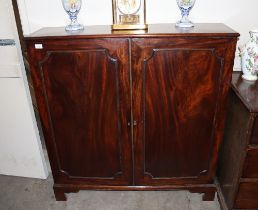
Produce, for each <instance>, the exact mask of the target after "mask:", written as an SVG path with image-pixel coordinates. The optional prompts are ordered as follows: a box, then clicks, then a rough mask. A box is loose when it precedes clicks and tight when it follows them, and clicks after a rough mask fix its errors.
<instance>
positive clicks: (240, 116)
mask: <svg viewBox="0 0 258 210" xmlns="http://www.w3.org/2000/svg"><path fill="white" fill-rule="evenodd" d="M231 87H232V88H231V91H230V97H229V99H230V100H229V107H228V110H229V111H228V115H227V118H226V126H225V136H224V139H223V143H222V146H221V152H220V156H219V167H218V180H219V184H220V188H221V192H222V193H221V194H220V196H219V198H220V201H221V203H222V205H223V204H224V206H225V208H224V209H229V210H231V209H246V210H247V209H248V210H250V209H253V210H254V209H258V82H257V81H256V82H249V81H246V80H243V79H242V77H241V75H240V74H239V73H236V74H235V73H234V74H233V79H232V85H231ZM225 204H226V205H225Z"/></svg>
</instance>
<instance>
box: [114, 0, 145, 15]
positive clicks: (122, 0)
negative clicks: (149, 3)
mask: <svg viewBox="0 0 258 210" xmlns="http://www.w3.org/2000/svg"><path fill="white" fill-rule="evenodd" d="M117 7H118V9H119V11H120V12H121V13H122V14H124V15H133V14H135V13H137V12H138V11H139V9H140V7H141V0H117Z"/></svg>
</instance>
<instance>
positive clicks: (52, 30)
mask: <svg viewBox="0 0 258 210" xmlns="http://www.w3.org/2000/svg"><path fill="white" fill-rule="evenodd" d="M166 36H175V37H176V36H189V37H191V36H203V37H205V36H218V37H237V36H239V34H238V33H237V32H235V31H234V30H232V29H231V28H229V27H227V26H226V25H224V24H221V23H199V24H195V27H193V28H190V29H181V28H177V27H175V24H172V23H171V24H169V23H166V24H151V25H149V26H148V30H123V31H112V29H111V26H110V25H105V26H104V25H103V26H101V25H99V26H86V27H85V28H84V30H83V31H80V32H77V33H68V32H66V31H65V29H64V27H49V28H42V29H40V30H38V31H36V32H34V33H32V34H31V35H29V36H26V37H25V39H26V40H30V39H40V38H44V39H53V38H62V39H64V38H73V39H74V38H85V37H93V38H95V37H96V38H98V37H166Z"/></svg>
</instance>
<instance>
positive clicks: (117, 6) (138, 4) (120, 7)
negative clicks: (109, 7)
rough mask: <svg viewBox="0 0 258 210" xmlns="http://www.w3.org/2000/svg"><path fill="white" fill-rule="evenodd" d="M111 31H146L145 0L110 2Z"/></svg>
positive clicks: (116, 0)
mask: <svg viewBox="0 0 258 210" xmlns="http://www.w3.org/2000/svg"><path fill="white" fill-rule="evenodd" d="M112 1H113V25H112V29H113V30H133V29H147V24H146V10H145V0H112Z"/></svg>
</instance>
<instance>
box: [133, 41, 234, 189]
mask: <svg viewBox="0 0 258 210" xmlns="http://www.w3.org/2000/svg"><path fill="white" fill-rule="evenodd" d="M226 42H228V43H232V42H231V41H230V40H212V39H209V38H202V39H201V40H198V41H197V39H196V38H195V39H184V38H169V39H162V38H159V39H158V38H157V39H151V40H143V39H134V40H133V45H132V66H133V72H132V77H133V81H134V82H133V89H132V92H133V110H134V112H133V117H134V146H135V151H134V153H135V182H136V184H137V185H176V184H187V183H189V184H194V183H196V184H201V183H209V182H212V177H213V176H214V171H215V164H216V157H217V150H218V145H219V142H220V139H221V137H222V136H221V134H222V131H223V121H224V104H225V97H226V93H227V91H228V86H229V85H228V84H229V81H230V71H231V70H230V69H232V62H230V59H232V58H233V57H232V56H233V52H232V53H229V50H230V49H231V45H226V44H225V43H226ZM232 46H233V45H232ZM227 48H228V49H227ZM227 52H228V53H227Z"/></svg>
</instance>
